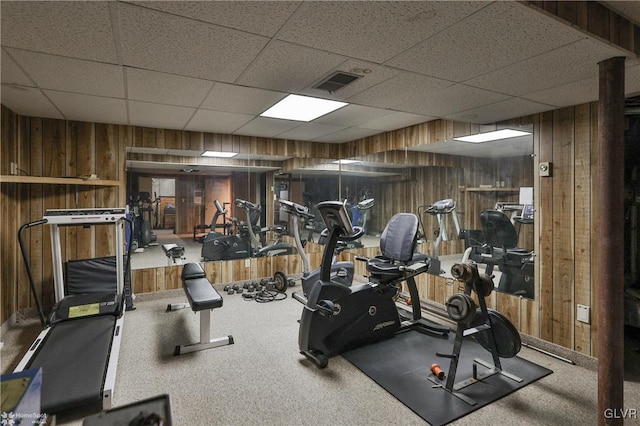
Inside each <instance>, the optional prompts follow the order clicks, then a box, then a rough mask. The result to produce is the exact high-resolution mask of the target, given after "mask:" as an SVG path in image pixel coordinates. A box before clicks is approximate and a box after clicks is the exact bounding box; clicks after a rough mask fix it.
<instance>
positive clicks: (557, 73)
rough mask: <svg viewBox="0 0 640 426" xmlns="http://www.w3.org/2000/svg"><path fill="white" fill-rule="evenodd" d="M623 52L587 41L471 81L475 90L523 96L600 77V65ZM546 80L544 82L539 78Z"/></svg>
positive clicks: (583, 40)
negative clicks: (481, 89) (601, 62)
mask: <svg viewBox="0 0 640 426" xmlns="http://www.w3.org/2000/svg"><path fill="white" fill-rule="evenodd" d="M621 53H622V52H621V51H620V50H618V49H615V48H613V47H611V46H609V45H608V44H604V43H602V42H599V41H596V40H593V39H589V38H585V39H582V40H579V41H576V42H574V43H570V44H568V45H566V46H562V47H560V48H558V49H555V50H552V51H549V52H545V53H543V54H541V55H538V56H535V57H533V58H530V59H526V60H524V61H521V62H518V63H517V64H513V65H510V66H508V67H505V68H502V69H499V70H497V71H494V72H491V73H488V74H485V75H483V76H481V77H477V78H473V79H470V80H468V81H467V82H466V84H469V85H471V86H476V87H482V88H484V89H487V90H493V91H496V92H502V93H507V94H510V95H514V96H520V95H523V94H525V93H531V92H539V91H542V90H544V89H548V88H551V87H555V86H560V85H563V84H567V83H571V82H574V81H579V80H584V79H586V78H589V77H594V76H596V77H597V76H598V62H600V61H603V60H605V59H607V58H611V57H614V56H620V55H621ZM537 76H544V78H537Z"/></svg>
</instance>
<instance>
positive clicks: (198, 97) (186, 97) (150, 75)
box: [126, 68, 212, 107]
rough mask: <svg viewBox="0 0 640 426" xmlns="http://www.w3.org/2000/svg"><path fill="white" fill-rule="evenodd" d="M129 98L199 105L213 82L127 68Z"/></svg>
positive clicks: (192, 105) (191, 105) (160, 102)
mask: <svg viewBox="0 0 640 426" xmlns="http://www.w3.org/2000/svg"><path fill="white" fill-rule="evenodd" d="M126 72H127V88H128V92H127V93H128V95H129V99H132V100H136V101H145V102H153V103H159V104H167V105H179V106H190V107H197V106H199V105H200V103H201V102H202V100H203V99H204V97H205V96H206V95H207V93H208V92H209V89H211V85H212V83H211V82H210V81H207V80H200V79H197V78H191V77H182V76H179V75H174V74H165V73H161V72H155V71H147V70H141V69H136V68H127V69H126Z"/></svg>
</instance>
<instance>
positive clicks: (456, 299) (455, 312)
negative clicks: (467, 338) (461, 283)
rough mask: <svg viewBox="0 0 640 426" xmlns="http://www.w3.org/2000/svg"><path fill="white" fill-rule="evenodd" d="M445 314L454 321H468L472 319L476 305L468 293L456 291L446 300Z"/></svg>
mask: <svg viewBox="0 0 640 426" xmlns="http://www.w3.org/2000/svg"><path fill="white" fill-rule="evenodd" d="M446 305H447V314H449V318H451V319H452V320H454V321H456V322H461V323H468V322H471V321H472V320H473V317H474V316H475V312H476V305H475V303H474V301H473V299H471V297H469V296H468V295H466V294H464V293H456V294H454V295H452V296H451V297H449V300H447V303H446Z"/></svg>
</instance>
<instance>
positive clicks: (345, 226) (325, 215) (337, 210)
mask: <svg viewBox="0 0 640 426" xmlns="http://www.w3.org/2000/svg"><path fill="white" fill-rule="evenodd" d="M318 210H320V214H322V219H323V220H324V223H325V225H326V226H327V228H328V229H334V228H337V229H339V230H340V237H341V238H342V239H348V237H350V236H352V235H354V229H353V225H351V220H350V219H349V213H347V210H346V208H345V207H344V204H342V203H341V202H339V201H323V202H321V203H319V204H318Z"/></svg>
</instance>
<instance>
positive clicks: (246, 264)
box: [244, 259, 251, 268]
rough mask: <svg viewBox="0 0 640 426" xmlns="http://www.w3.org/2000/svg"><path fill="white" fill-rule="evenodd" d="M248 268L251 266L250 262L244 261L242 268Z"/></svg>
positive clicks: (248, 260)
mask: <svg viewBox="0 0 640 426" xmlns="http://www.w3.org/2000/svg"><path fill="white" fill-rule="evenodd" d="M250 266H251V260H250V259H245V260H244V267H245V268H248V267H250Z"/></svg>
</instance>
